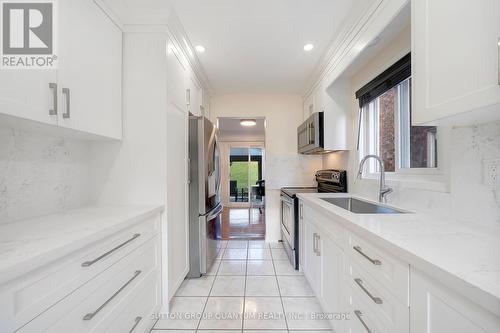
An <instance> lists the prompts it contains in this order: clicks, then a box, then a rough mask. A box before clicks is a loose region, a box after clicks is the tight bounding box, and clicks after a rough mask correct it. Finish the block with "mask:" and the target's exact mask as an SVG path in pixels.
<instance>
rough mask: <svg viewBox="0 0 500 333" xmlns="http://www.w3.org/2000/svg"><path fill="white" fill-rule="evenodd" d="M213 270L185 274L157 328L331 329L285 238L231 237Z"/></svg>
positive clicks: (261, 332) (220, 332) (217, 331)
mask: <svg viewBox="0 0 500 333" xmlns="http://www.w3.org/2000/svg"><path fill="white" fill-rule="evenodd" d="M224 244H225V245H226V246H225V247H226V248H224V249H223V252H222V253H221V254H220V256H219V259H218V260H217V261H216V262H215V264H214V266H213V267H212V268H211V269H210V271H209V272H208V274H207V275H206V276H204V277H202V278H200V279H191V280H185V281H184V283H183V284H182V285H181V287H180V288H179V290H178V292H177V294H176V295H175V297H174V299H173V301H172V305H171V311H170V313H169V314H164V315H162V314H160V318H161V319H159V320H158V321H157V323H156V325H155V328H154V329H153V330H152V331H151V332H156V333H160V332H163V333H176V332H183V333H190V332H192V333H196V332H198V333H210V332H213V333H237V332H242V331H245V332H250V331H255V333H266V331H269V332H273V333H287V332H291V331H293V333H300V332H301V331H304V332H307V333H314V332H315V331H321V333H326V332H328V331H329V330H330V325H329V323H328V321H326V320H320V319H317V320H313V319H311V316H310V314H311V313H318V312H322V310H321V307H320V305H319V303H318V302H317V300H316V298H315V297H314V295H313V292H312V290H311V287H310V286H309V284H308V282H307V280H306V279H305V277H304V276H303V275H302V273H300V272H298V271H296V270H294V269H293V268H292V265H291V264H290V262H289V261H288V259H287V257H286V253H285V251H284V249H283V247H282V245H281V244H267V243H265V242H264V241H241V240H238V241H228V242H225V243H224Z"/></svg>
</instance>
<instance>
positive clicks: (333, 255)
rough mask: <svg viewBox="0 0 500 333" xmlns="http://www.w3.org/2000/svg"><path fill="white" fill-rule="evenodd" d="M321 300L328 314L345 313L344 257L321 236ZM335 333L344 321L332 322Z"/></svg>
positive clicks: (340, 328)
mask: <svg viewBox="0 0 500 333" xmlns="http://www.w3.org/2000/svg"><path fill="white" fill-rule="evenodd" d="M320 237H322V238H320V240H321V245H322V246H321V249H322V252H321V267H322V269H321V271H322V272H321V289H322V292H321V298H322V303H323V306H324V307H325V310H326V311H327V312H329V313H336V314H340V313H344V312H346V303H345V297H344V290H343V286H344V285H345V277H344V268H345V256H344V252H343V251H342V249H341V248H340V247H339V246H338V245H337V244H336V243H335V242H334V241H333V240H332V239H331V238H330V236H329V235H327V234H325V233H323V234H321V236H320ZM331 324H332V326H333V329H334V330H335V331H336V332H342V331H343V330H344V329H343V325H344V320H342V319H338V320H332V321H331Z"/></svg>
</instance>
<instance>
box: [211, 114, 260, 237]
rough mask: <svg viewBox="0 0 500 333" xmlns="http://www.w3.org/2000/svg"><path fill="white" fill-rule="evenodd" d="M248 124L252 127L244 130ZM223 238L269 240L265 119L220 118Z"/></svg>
mask: <svg viewBox="0 0 500 333" xmlns="http://www.w3.org/2000/svg"><path fill="white" fill-rule="evenodd" d="M244 121H248V122H250V124H252V123H253V125H252V126H243V125H242V122H244ZM218 127H219V144H220V147H221V163H222V184H223V185H222V189H221V196H222V203H223V205H224V212H223V214H222V237H223V238H224V239H264V238H265V119H264V118H224V117H223V118H219V119H218Z"/></svg>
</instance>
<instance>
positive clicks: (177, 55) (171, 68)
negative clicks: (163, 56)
mask: <svg viewBox="0 0 500 333" xmlns="http://www.w3.org/2000/svg"><path fill="white" fill-rule="evenodd" d="M186 67H187V65H186V64H185V61H184V59H183V56H182V54H181V52H180V51H179V50H178V49H177V48H176V46H175V45H174V44H173V42H172V41H169V42H168V53H167V78H168V80H167V98H168V100H169V103H172V104H174V105H175V106H176V107H177V108H179V109H181V110H185V112H187V99H188V96H187V94H188V93H187V89H186V87H185V84H184V82H186V81H187V80H186V76H187V70H186Z"/></svg>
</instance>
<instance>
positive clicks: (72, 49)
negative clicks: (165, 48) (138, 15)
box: [59, 0, 122, 139]
mask: <svg viewBox="0 0 500 333" xmlns="http://www.w3.org/2000/svg"><path fill="white" fill-rule="evenodd" d="M59 6H60V15H59V22H60V25H59V38H60V43H59V45H60V47H59V50H60V51H59V53H60V55H59V59H60V61H59V85H60V87H59V88H60V91H61V92H62V94H61V98H60V99H59V108H60V112H59V125H60V126H64V127H68V128H71V129H75V130H79V131H83V132H87V133H92V134H97V135H101V136H105V137H109V138H114V139H121V137H122V121H121V116H122V113H121V111H122V107H121V101H122V98H121V84H122V80H121V78H122V75H121V71H122V32H121V30H120V29H119V28H118V27H117V26H116V25H115V24H114V23H113V22H112V21H111V20H110V19H109V18H108V17H107V16H106V14H105V13H104V12H103V11H102V10H100V9H99V8H98V7H97V5H96V4H95V3H94V2H93V1H89V0H66V1H60V2H59Z"/></svg>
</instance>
